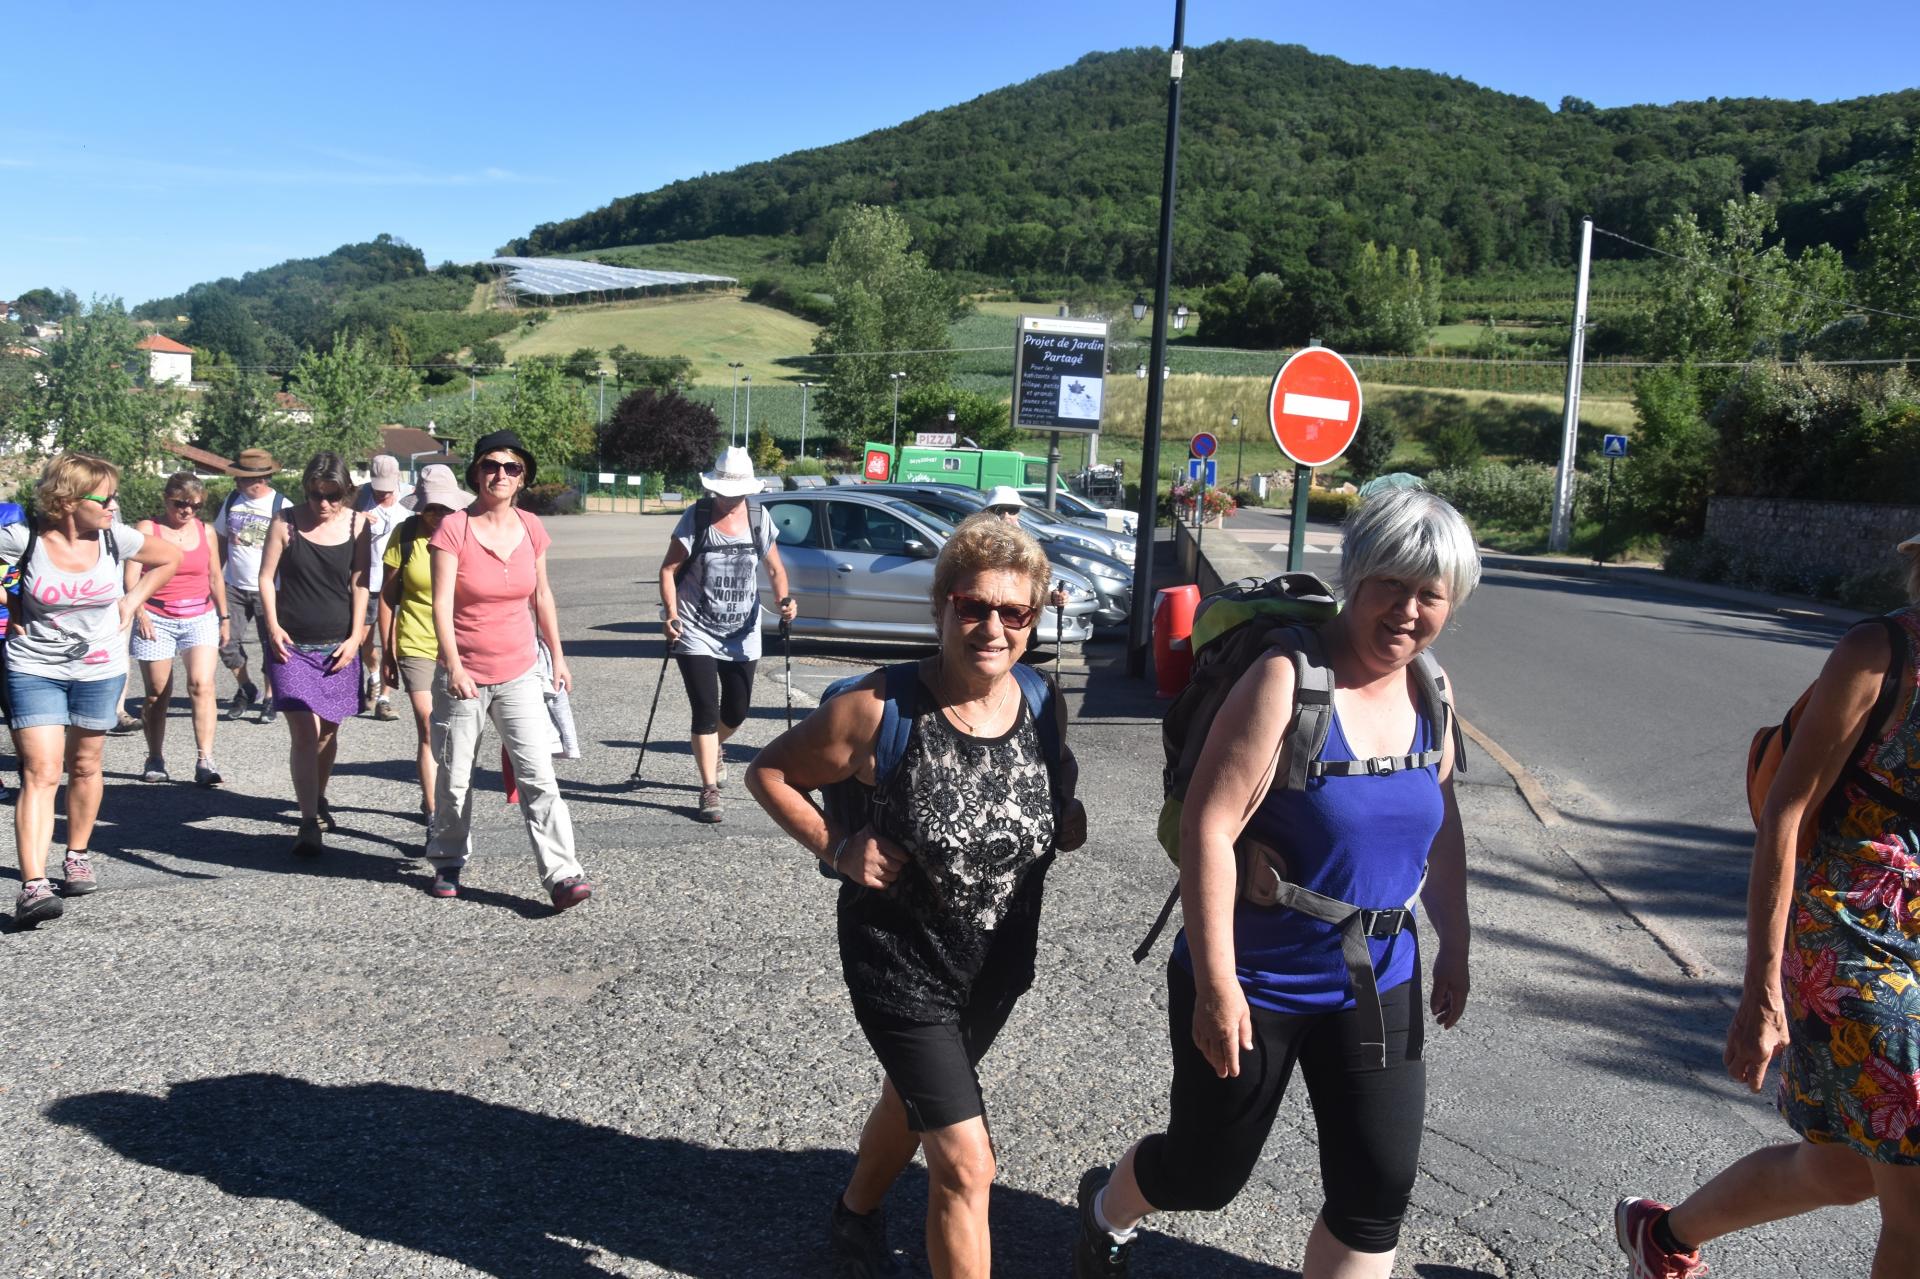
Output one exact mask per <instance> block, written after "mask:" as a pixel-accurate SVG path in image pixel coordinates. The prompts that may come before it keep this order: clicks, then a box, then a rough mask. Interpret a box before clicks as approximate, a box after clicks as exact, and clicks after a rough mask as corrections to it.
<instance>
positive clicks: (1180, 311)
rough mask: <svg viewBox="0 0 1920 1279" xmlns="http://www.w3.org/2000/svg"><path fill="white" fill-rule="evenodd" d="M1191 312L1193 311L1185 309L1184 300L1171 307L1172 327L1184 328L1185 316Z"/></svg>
mask: <svg viewBox="0 0 1920 1279" xmlns="http://www.w3.org/2000/svg"><path fill="white" fill-rule="evenodd" d="M1192 314H1193V312H1192V311H1189V310H1188V309H1187V304H1186V303H1185V302H1182V303H1181V304H1180V305H1179V306H1176V307H1174V308H1173V327H1174V328H1176V329H1184V328H1186V327H1187V317H1188V316H1189V315H1192Z"/></svg>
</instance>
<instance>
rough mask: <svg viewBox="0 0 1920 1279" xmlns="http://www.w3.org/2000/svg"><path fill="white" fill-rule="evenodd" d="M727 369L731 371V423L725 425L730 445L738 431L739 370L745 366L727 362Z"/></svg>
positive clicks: (732, 361)
mask: <svg viewBox="0 0 1920 1279" xmlns="http://www.w3.org/2000/svg"><path fill="white" fill-rule="evenodd" d="M727 367H728V368H730V369H732V370H733V421H732V422H730V423H728V424H727V443H728V444H732V443H733V442H734V438H735V436H736V435H737V434H738V432H739V430H740V370H741V369H743V368H745V367H746V366H745V365H744V364H742V363H741V362H740V361H738V360H728V361H727Z"/></svg>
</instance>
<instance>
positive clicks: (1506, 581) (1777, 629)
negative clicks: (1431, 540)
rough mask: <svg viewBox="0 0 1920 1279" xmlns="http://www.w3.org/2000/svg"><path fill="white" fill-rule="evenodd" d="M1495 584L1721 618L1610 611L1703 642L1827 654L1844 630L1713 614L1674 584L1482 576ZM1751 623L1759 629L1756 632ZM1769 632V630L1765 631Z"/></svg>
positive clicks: (1765, 616) (1724, 611) (1805, 620)
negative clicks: (1677, 607)
mask: <svg viewBox="0 0 1920 1279" xmlns="http://www.w3.org/2000/svg"><path fill="white" fill-rule="evenodd" d="M1496 578H1497V580H1498V582H1499V584H1500V585H1501V586H1502V587H1504V588H1507V589H1510V590H1517V591H1543V592H1550V593H1552V594H1556V595H1585V596H1589V597H1591V598H1594V599H1605V600H1612V601H1615V602H1617V603H1621V604H1635V603H1638V604H1660V605H1667V606H1671V605H1674V604H1685V605H1686V606H1688V607H1689V608H1692V609H1694V610H1697V611H1698V612H1700V613H1702V614H1704V615H1705V616H1706V618H1723V619H1725V620H1724V621H1712V620H1705V619H1700V618H1696V619H1689V618H1675V617H1649V616H1648V615H1647V614H1645V613H1634V612H1629V611H1626V610H1619V609H1616V610H1612V611H1613V612H1614V613H1615V614H1616V615H1618V616H1621V617H1631V618H1634V619H1636V620H1639V621H1643V622H1652V623H1654V624H1657V625H1666V626H1672V627H1673V628H1675V629H1676V630H1692V631H1696V632H1698V633H1701V634H1704V635H1709V636H1721V637H1724V636H1736V637H1739V638H1742V639H1757V640H1766V641H1770V642H1772V643H1778V644H1793V645H1799V646H1802V647H1809V648H1831V647H1833V644H1834V641H1835V640H1836V639H1838V638H1839V637H1840V635H1841V634H1842V633H1843V632H1844V631H1845V630H1846V629H1847V627H1846V624H1845V623H1841V622H1834V621H1829V620H1828V619H1826V618H1824V617H1793V618H1787V617H1783V616H1781V615H1780V614H1779V613H1777V612H1775V611H1773V610H1772V609H1769V608H1765V607H1762V606H1759V605H1755V606H1753V607H1750V608H1741V607H1733V606H1722V607H1718V608H1714V607H1710V606H1703V605H1702V604H1701V602H1700V597H1699V596H1698V595H1694V594H1692V593H1691V592H1689V591H1688V590H1687V588H1686V586H1685V585H1684V584H1682V583H1679V582H1676V583H1675V584H1674V585H1673V586H1671V587H1663V586H1658V585H1649V584H1647V583H1644V582H1623V581H1613V580H1608V579H1603V578H1591V577H1562V576H1559V575H1558V574H1554V573H1533V572H1528V571H1525V570H1521V569H1498V568H1492V569H1488V570H1487V579H1488V580H1489V581H1492V580H1495V579H1496ZM1755 623H1764V624H1765V626H1764V627H1756V626H1755V625H1754V624H1755ZM1769 628H1770V629H1769Z"/></svg>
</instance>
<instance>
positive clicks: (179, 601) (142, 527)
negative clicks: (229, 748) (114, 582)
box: [127, 471, 228, 786]
mask: <svg viewBox="0 0 1920 1279" xmlns="http://www.w3.org/2000/svg"><path fill="white" fill-rule="evenodd" d="M206 500H207V486H206V485H205V484H203V483H201V482H200V477H199V476H197V475H195V474H194V473H193V472H192V471H176V472H175V473H174V474H172V475H170V476H168V477H167V487H166V491H165V493H163V494H162V506H161V511H160V518H159V519H157V520H141V521H140V522H139V523H138V524H136V525H134V527H135V528H136V529H138V530H139V531H140V532H141V533H142V534H143V535H144V536H146V537H158V538H159V539H161V540H162V541H164V542H168V543H171V544H172V545H174V546H177V547H179V548H180V567H179V568H177V569H175V570H174V574H173V576H172V577H170V578H168V579H167V583H166V585H165V586H162V587H161V588H160V589H159V590H157V591H155V592H154V593H153V598H152V599H149V600H148V601H147V606H146V607H145V608H143V609H141V610H140V613H139V616H138V618H137V619H136V620H135V622H134V631H133V645H132V648H133V657H134V660H135V661H137V662H139V663H140V674H141V676H142V678H144V679H145V680H146V684H147V701H146V705H145V707H144V708H143V709H142V710H141V712H140V718H141V720H142V721H144V724H143V727H144V728H145V729H146V734H147V766H146V768H145V769H144V770H142V772H141V775H140V776H141V780H143V781H149V782H164V781H166V780H167V761H166V750H165V747H166V741H167V707H168V705H169V704H170V703H171V702H172V700H173V659H174V655H175V654H178V655H179V656H181V657H183V658H185V659H186V663H187V697H188V699H189V700H190V701H191V702H192V703H193V741H194V745H195V746H196V747H197V748H198V751H199V755H198V758H197V759H196V760H195V762H194V766H193V781H194V785H196V786H218V785H219V784H220V768H219V765H217V764H215V763H214V762H213V730H214V725H216V724H217V723H219V720H220V706H219V703H218V702H217V701H216V697H217V694H218V690H217V689H216V688H215V686H214V675H215V672H216V671H217V670H218V669H219V668H218V666H217V659H218V657H219V654H220V649H221V647H222V646H223V645H224V644H226V642H227V639H228V632H227V586H226V580H225V579H224V578H223V577H222V575H221V572H220V550H219V547H217V546H216V545H215V539H214V536H213V531H212V530H211V529H209V528H208V527H207V526H206V524H205V523H204V522H203V521H202V520H201V519H200V513H199V512H200V504H201V503H202V502H204V501H206ZM140 572H141V569H140V566H139V565H138V564H132V563H129V564H128V565H127V588H128V589H129V590H131V589H132V588H133V584H134V583H135V582H136V581H138V580H139V577H140Z"/></svg>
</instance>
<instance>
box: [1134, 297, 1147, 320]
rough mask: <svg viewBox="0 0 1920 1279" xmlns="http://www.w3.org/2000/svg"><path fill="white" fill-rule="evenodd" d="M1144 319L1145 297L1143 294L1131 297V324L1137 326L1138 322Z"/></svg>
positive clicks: (1145, 313) (1145, 316) (1145, 314)
mask: <svg viewBox="0 0 1920 1279" xmlns="http://www.w3.org/2000/svg"><path fill="white" fill-rule="evenodd" d="M1146 318H1147V295H1146V294H1144V293H1136V294H1134V295H1133V322H1134V323H1135V324H1138V323H1139V322H1140V321H1142V320H1144V319H1146Z"/></svg>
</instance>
